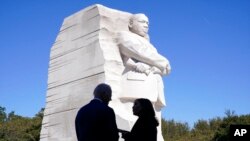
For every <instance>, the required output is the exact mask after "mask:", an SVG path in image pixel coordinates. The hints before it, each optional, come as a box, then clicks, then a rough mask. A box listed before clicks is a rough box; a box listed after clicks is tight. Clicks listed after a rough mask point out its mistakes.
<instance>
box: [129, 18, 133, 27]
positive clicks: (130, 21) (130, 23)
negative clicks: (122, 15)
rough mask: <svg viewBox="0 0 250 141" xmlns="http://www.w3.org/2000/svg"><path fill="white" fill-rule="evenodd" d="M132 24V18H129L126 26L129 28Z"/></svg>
mask: <svg viewBox="0 0 250 141" xmlns="http://www.w3.org/2000/svg"><path fill="white" fill-rule="evenodd" d="M132 24H133V20H132V19H130V20H129V23H128V27H129V28H131V27H132Z"/></svg>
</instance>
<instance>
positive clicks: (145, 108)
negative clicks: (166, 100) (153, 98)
mask: <svg viewBox="0 0 250 141" xmlns="http://www.w3.org/2000/svg"><path fill="white" fill-rule="evenodd" d="M133 114H134V115H135V116H138V117H139V118H138V120H137V121H136V123H135V124H134V126H133V128H132V130H131V132H122V138H124V139H125V141H156V140H157V126H158V125H159V123H158V121H157V119H156V118H155V111H154V108H153V106H152V103H151V102H150V101H149V100H148V99H145V98H140V99H136V100H135V102H134V106H133Z"/></svg>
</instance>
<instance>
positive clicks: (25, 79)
mask: <svg viewBox="0 0 250 141" xmlns="http://www.w3.org/2000/svg"><path fill="white" fill-rule="evenodd" d="M95 3H99V4H102V5H105V6H107V7H110V8H114V9H119V10H122V11H127V12H130V13H145V14H146V15H148V17H149V19H150V31H149V34H150V36H151V42H152V43H153V44H154V45H155V47H156V48H157V49H158V51H159V52H160V53H161V54H163V55H164V56H166V57H167V58H168V59H169V60H170V62H171V66H172V73H171V74H170V76H168V77H165V78H164V82H165V93H166V100H167V107H166V108H164V109H163V117H164V118H166V119H175V120H176V121H180V122H188V123H189V124H190V125H191V126H192V124H193V123H194V122H195V121H197V120H198V119H205V120H208V119H211V118H214V117H217V116H220V117H222V116H224V115H225V114H224V112H225V110H226V109H230V110H234V111H235V112H236V114H239V115H241V114H249V113H250V1H249V0H164V1H163V0H162V1H153V0H151V1H150V0H143V1H142V0H141V1H139V0H138V1H135V0H126V1H124V0H99V1H97V0H1V1H0V106H3V107H6V109H7V112H10V111H15V113H16V114H19V115H22V116H28V117H32V116H34V115H35V114H36V113H37V112H38V111H39V110H40V109H41V108H42V107H45V99H46V89H47V75H48V62H49V54H50V48H51V46H52V44H53V42H54V41H55V38H56V36H57V34H58V31H59V29H60V26H61V24H62V22H63V19H64V18H65V17H67V16H69V15H71V14H73V13H75V12H77V11H79V10H81V9H83V8H85V7H87V6H90V5H92V4H95Z"/></svg>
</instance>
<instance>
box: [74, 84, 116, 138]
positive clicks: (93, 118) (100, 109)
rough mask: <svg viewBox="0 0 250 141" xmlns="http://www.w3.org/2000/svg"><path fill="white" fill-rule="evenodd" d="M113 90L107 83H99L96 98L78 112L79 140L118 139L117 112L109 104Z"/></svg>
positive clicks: (76, 126) (77, 132)
mask: <svg viewBox="0 0 250 141" xmlns="http://www.w3.org/2000/svg"><path fill="white" fill-rule="evenodd" d="M111 96H112V90H111V88H110V86H109V85H107V84H103V83H102V84H99V85H98V86H97V87H96V88H95V90H94V99H93V100H91V101H90V103H88V104H87V105H85V106H83V107H82V108H81V109H80V110H79V111H78V113H77V115H76V119H75V128H76V135H77V139H78V141H118V138H119V135H118V130H117V125H116V121H115V113H114V111H113V109H112V108H110V107H109V106H108V103H109V101H110V100H111Z"/></svg>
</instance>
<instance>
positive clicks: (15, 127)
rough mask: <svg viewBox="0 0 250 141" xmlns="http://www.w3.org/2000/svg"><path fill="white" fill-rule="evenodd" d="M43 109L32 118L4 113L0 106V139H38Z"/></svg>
mask: <svg viewBox="0 0 250 141" xmlns="http://www.w3.org/2000/svg"><path fill="white" fill-rule="evenodd" d="M42 115H43V109H41V111H40V112H39V113H38V114H36V116H35V117H33V118H28V117H22V116H19V115H16V114H15V112H13V111H12V112H10V113H8V114H7V113H6V112H5V108H4V107H1V106H0V141H39V135H40V130H41V123H42V118H43V116H42Z"/></svg>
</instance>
